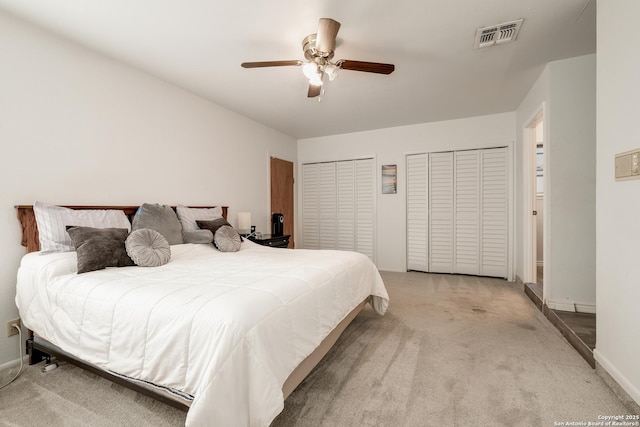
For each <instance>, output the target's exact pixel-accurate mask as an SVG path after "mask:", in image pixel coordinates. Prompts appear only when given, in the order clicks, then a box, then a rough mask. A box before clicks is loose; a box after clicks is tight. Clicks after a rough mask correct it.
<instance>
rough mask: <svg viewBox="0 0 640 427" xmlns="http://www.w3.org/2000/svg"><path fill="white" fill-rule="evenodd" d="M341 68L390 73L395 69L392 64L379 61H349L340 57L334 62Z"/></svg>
mask: <svg viewBox="0 0 640 427" xmlns="http://www.w3.org/2000/svg"><path fill="white" fill-rule="evenodd" d="M336 65H338V66H339V67H340V68H342V69H343V70H353V71H364V72H365V73H378V74H391V73H393V70H395V69H396V67H395V65H393V64H382V63H380V62H365V61H351V60H349V59H341V60H340V61H337V62H336Z"/></svg>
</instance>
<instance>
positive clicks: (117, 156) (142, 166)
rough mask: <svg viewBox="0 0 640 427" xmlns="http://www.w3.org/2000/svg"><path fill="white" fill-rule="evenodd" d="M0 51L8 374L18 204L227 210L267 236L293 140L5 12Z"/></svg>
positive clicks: (0, 233) (0, 320)
mask: <svg viewBox="0 0 640 427" xmlns="http://www.w3.org/2000/svg"><path fill="white" fill-rule="evenodd" d="M0 52H2V66H0V182H1V185H2V190H1V191H0V242H1V243H2V247H3V251H2V253H3V256H2V257H1V258H0V325H1V326H2V329H1V330H2V331H3V333H2V334H0V366H1V365H3V364H5V363H6V362H8V361H11V360H15V359H17V358H18V338H17V337H11V338H6V337H5V336H4V325H5V322H6V321H7V320H9V319H13V318H15V317H17V315H18V312H17V309H16V307H15V305H14V297H15V279H16V272H17V269H18V265H19V262H20V257H21V256H22V255H23V254H24V248H23V247H22V246H20V227H19V223H18V220H17V219H16V212H15V209H14V208H13V206H14V205H17V204H31V203H33V202H34V201H35V200H41V201H45V202H50V203H58V204H89V205H90V204H97V205H103V204H121V205H128V204H132V205H137V204H140V203H143V202H151V203H156V202H157V203H166V204H176V203H182V204H200V205H203V204H206V205H210V204H222V205H228V206H229V207H230V215H229V220H230V222H232V224H233V223H235V221H236V213H237V212H238V211H250V212H252V214H253V222H254V223H255V224H256V225H257V226H258V229H262V230H268V229H269V211H268V205H269V191H268V182H269V172H268V167H269V161H268V155H269V154H272V155H275V156H277V157H280V158H283V159H285V160H289V161H295V160H296V142H295V140H294V139H293V138H291V137H289V136H286V135H283V134H282V133H279V132H276V131H274V130H273V129H270V128H267V127H265V126H263V125H261V124H259V123H256V122H253V121H251V120H248V119H246V118H244V117H242V116H240V115H237V114H235V113H232V112H230V111H228V110H225V109H223V108H221V107H219V106H217V105H214V104H212V103H210V102H208V101H205V100H203V99H202V98H199V97H196V96H194V95H192V94H190V93H188V92H185V91H183V90H181V89H179V88H176V87H174V86H171V85H169V84H166V83H164V82H163V81H160V80H158V79H155V78H153V77H151V76H149V75H146V74H143V73H141V72H138V71H136V70H134V69H132V68H129V67H127V66H125V65H122V64H120V63H118V62H115V61H111V60H109V59H107V58H105V57H103V56H99V55H97V54H94V53H92V52H91V51H89V50H86V49H84V48H82V47H80V46H78V45H75V44H72V43H69V42H67V41H65V40H62V39H60V38H58V37H56V36H53V35H52V34H50V33H47V32H44V31H42V30H40V29H37V28H35V27H32V26H30V25H28V24H25V23H23V22H22V21H19V20H16V19H14V18H12V17H10V16H9V15H6V14H3V13H1V12H0ZM212 78H215V76H212Z"/></svg>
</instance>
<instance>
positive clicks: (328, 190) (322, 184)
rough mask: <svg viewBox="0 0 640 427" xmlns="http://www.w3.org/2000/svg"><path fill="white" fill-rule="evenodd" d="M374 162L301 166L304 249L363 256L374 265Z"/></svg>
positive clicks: (365, 160) (362, 161) (360, 160)
mask: <svg viewBox="0 0 640 427" xmlns="http://www.w3.org/2000/svg"><path fill="white" fill-rule="evenodd" d="M375 183H376V181H375V162H374V160H373V159H359V160H346V161H339V162H326V163H308V164H304V165H302V186H303V188H302V236H303V239H304V240H303V242H302V247H303V248H306V249H340V250H350V251H356V252H360V253H363V254H365V255H367V256H368V257H369V258H370V259H371V260H372V261H374V262H375V230H376V215H375V213H376V193H375V191H376V186H375Z"/></svg>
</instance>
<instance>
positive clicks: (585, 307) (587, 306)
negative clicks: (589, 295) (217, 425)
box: [576, 303, 596, 314]
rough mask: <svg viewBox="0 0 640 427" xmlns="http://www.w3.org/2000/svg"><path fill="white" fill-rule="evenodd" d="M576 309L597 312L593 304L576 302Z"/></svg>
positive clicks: (591, 312) (581, 311) (580, 311)
mask: <svg viewBox="0 0 640 427" xmlns="http://www.w3.org/2000/svg"><path fill="white" fill-rule="evenodd" d="M576 311H577V312H578V313H589V314H596V306H595V305H593V304H578V303H576Z"/></svg>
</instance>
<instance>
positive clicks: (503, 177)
mask: <svg viewBox="0 0 640 427" xmlns="http://www.w3.org/2000/svg"><path fill="white" fill-rule="evenodd" d="M481 163H482V205H481V209H482V223H481V233H482V240H481V242H482V248H481V250H482V255H481V267H480V274H481V275H483V276H497V277H507V275H508V268H507V259H508V248H507V246H508V226H507V225H508V197H507V196H508V193H507V178H508V176H507V165H508V162H507V149H506V148H494V149H488V150H482V162H481Z"/></svg>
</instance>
